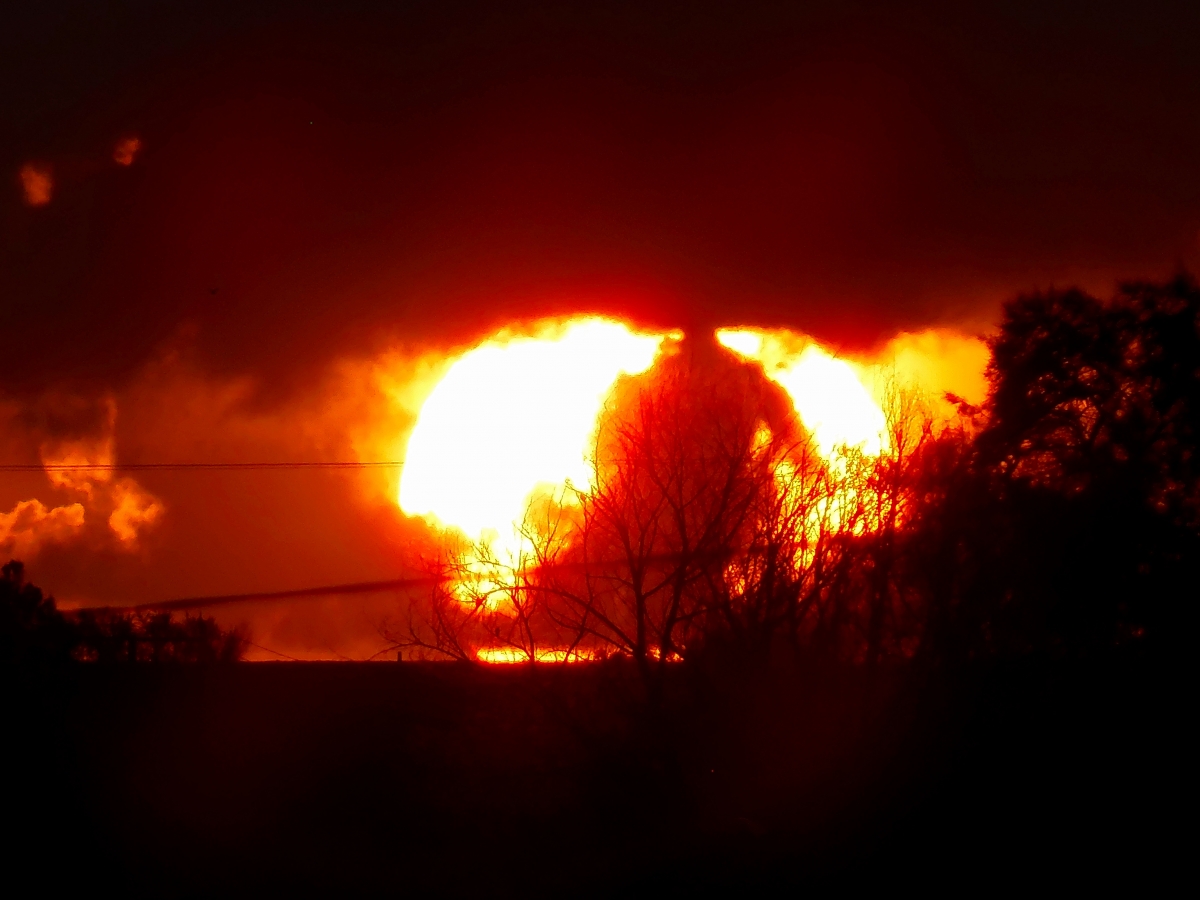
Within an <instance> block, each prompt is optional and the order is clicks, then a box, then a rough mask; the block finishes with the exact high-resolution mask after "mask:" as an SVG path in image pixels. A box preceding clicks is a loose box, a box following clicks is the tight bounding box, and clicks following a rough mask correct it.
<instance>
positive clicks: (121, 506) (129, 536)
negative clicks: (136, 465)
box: [108, 478, 165, 547]
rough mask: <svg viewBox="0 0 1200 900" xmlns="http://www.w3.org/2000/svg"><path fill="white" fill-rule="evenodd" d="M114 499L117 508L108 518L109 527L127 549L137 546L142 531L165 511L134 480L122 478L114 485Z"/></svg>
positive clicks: (160, 504)
mask: <svg viewBox="0 0 1200 900" xmlns="http://www.w3.org/2000/svg"><path fill="white" fill-rule="evenodd" d="M112 499H113V502H114V503H115V504H116V508H115V509H114V510H113V511H112V513H111V514H110V515H109V517H108V527H109V528H111V529H112V530H113V533H114V534H116V536H117V539H118V540H120V542H121V543H122V544H124V545H125V546H126V547H134V546H136V545H137V542H138V534H139V532H140V531H141V529H143V528H145V527H147V526H150V525H153V524H154V523H155V522H157V521H158V520H159V519H160V518H161V517H162V514H163V512H164V509H165V508H164V506H163V504H162V503H161V502H160V501H159V500H158V499H157V498H156V497H155V496H154V495H153V494H151V493H150V492H149V491H147V490H145V489H144V488H142V487H141V485H139V484H138V483H137V482H136V481H134V480H133V479H132V478H122V479H121V480H120V481H118V482H117V483H116V484H114V485H113V489H112Z"/></svg>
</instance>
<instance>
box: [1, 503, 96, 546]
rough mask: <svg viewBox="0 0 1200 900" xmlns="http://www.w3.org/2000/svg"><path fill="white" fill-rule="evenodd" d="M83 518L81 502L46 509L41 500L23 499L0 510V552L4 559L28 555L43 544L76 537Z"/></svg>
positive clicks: (80, 528) (60, 541)
mask: <svg viewBox="0 0 1200 900" xmlns="http://www.w3.org/2000/svg"><path fill="white" fill-rule="evenodd" d="M83 519H84V510H83V505H82V504H80V503H72V504H71V505H69V506H57V507H54V508H53V509H47V507H46V505H45V504H44V503H42V502H41V501H40V500H22V501H20V502H19V503H17V505H16V506H14V507H13V508H12V511H11V512H6V513H0V552H2V555H3V556H4V557H5V558H6V559H7V558H10V557H11V558H16V559H29V558H30V557H32V556H34V555H35V554H36V553H37V552H38V550H40V549H41V547H42V545H43V544H46V543H50V542H55V543H62V542H65V541H68V540H70V539H71V538H73V537H75V536H76V535H77V534H78V533H79V532H80V531H81V530H82V528H83Z"/></svg>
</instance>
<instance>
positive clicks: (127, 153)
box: [113, 137, 142, 166]
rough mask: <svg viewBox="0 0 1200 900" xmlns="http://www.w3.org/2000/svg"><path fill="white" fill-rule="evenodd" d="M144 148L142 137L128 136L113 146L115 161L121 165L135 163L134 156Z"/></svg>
mask: <svg viewBox="0 0 1200 900" xmlns="http://www.w3.org/2000/svg"><path fill="white" fill-rule="evenodd" d="M141 149H142V141H141V139H140V138H136V137H127V138H122V139H121V140H119V141H117V145H116V146H115V147H114V148H113V162H115V163H116V164H117V165H119V166H131V165H133V160H134V158H135V157H136V156H137V155H138V153H139V152H140V151H141Z"/></svg>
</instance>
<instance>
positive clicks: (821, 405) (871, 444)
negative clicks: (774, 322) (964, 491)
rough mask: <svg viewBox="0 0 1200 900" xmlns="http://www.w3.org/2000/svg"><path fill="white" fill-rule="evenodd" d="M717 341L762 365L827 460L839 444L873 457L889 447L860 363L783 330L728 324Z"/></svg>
mask: <svg viewBox="0 0 1200 900" xmlns="http://www.w3.org/2000/svg"><path fill="white" fill-rule="evenodd" d="M717 340H718V341H720V342H721V344H722V345H724V346H725V347H728V348H729V349H730V350H732V351H733V352H734V353H737V354H738V355H739V356H742V357H745V358H746V359H752V360H754V361H756V362H759V363H761V364H762V367H763V371H764V372H765V373H766V375H767V377H768V378H770V379H771V380H772V381H774V382H775V383H776V384H778V385H779V386H780V387H782V388H783V389H784V390H785V391H787V393H788V396H790V397H791V398H792V404H793V405H794V406H795V408H796V413H797V415H799V416H800V421H801V422H803V423H804V427H805V428H807V429H808V430H809V432H810V433H811V434H812V436H813V441H814V442H815V443H816V445H817V450H818V451H819V452H820V453H821V455H822V456H824V457H825V458H826V459H829V458H831V457H832V456H833V455H834V453H835V452H836V448H838V447H840V446H842V445H848V446H850V447H858V448H860V449H861V450H862V452H863V453H866V454H868V455H872V456H876V455H878V454H880V453H882V452H883V451H884V450H885V449H887V422H886V420H885V419H884V415H883V410H882V409H881V408H880V406H879V403H878V402H877V401H876V400H875V399H874V398H873V397H872V396H871V392H870V391H869V390H868V389H867V386H866V384H864V374H865V373H863V372H862V371H861V370H860V367H858V366H856V365H854V364H853V363H850V362H847V361H846V360H842V359H837V358H835V357H834V356H832V355H831V354H829V353H827V352H826V351H825V350H823V349H822V348H821V347H820V346H819V345H817V343H816V342H815V341H802V340H800V339H798V338H797V337H796V336H793V335H791V334H788V333H786V332H778V333H777V332H771V331H757V330H752V329H732V328H726V329H721V330H720V331H718V332H717Z"/></svg>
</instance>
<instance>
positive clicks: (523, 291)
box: [0, 0, 1200, 599]
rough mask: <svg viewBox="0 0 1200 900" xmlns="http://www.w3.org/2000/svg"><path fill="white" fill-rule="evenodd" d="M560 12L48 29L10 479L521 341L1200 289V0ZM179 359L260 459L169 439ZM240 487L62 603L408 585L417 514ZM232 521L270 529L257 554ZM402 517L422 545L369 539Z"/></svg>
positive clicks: (166, 489) (17, 313) (4, 264)
mask: <svg viewBox="0 0 1200 900" xmlns="http://www.w3.org/2000/svg"><path fill="white" fill-rule="evenodd" d="M558 6H559V8H558V9H557V10H555V9H551V8H549V7H551V4H544V3H535V4H528V5H523V4H492V3H478V4H455V3H451V2H444V0H443V2H436V3H407V4H404V3H352V2H338V3H316V2H310V3H296V2H280V3H267V2H253V0H249V2H247V0H241V2H231V3H223V2H213V0H207V2H185V0H176V2H172V3H169V4H162V3H129V2H125V3H122V2H113V3H105V4H96V3H90V2H74V3H56V2H48V0H44V2H39V3H30V4H27V5H26V8H24V9H20V8H17V7H16V6H15V5H14V4H9V5H8V6H7V7H6V10H5V12H4V13H3V21H0V84H3V85H4V86H5V89H4V92H3V99H2V100H0V113H2V115H0V121H2V122H3V127H2V128H0V172H6V173H9V174H8V175H6V176H5V179H6V183H8V185H9V188H8V189H7V190H0V238H2V248H0V304H2V307H0V309H2V311H3V320H2V321H3V328H4V341H5V343H4V353H3V354H0V379H2V381H0V385H2V388H0V391H2V393H0V402H3V403H4V404H7V405H6V406H4V407H3V410H0V411H7V412H6V415H8V416H9V419H10V424H9V425H8V426H7V427H8V431H7V433H6V435H5V438H4V441H5V447H6V449H7V452H8V453H9V456H10V457H16V456H22V455H23V457H22V458H21V459H19V460H15V459H14V461H28V460H32V461H36V460H37V454H36V448H37V447H38V446H39V442H41V443H44V442H45V440H46V439H47V435H54V434H67V435H75V436H78V435H79V434H82V433H85V432H88V433H94V432H95V430H96V429H97V428H99V427H100V425H98V424H97V422H98V421H99V419H100V418H103V416H102V415H101V414H100V412H98V411H97V410H99V409H100V406H99V405H98V404H99V400H98V399H97V398H101V397H104V396H115V397H116V398H117V404H118V406H119V408H120V412H119V413H118V414H117V417H116V425H115V429H116V431H115V435H116V443H117V452H118V455H119V456H120V457H121V458H122V459H129V458H131V454H136V453H139V452H140V453H143V454H154V453H165V452H173V453H176V454H177V455H180V456H188V455H190V457H191V458H200V457H204V456H205V455H206V454H207V456H209V457H212V456H214V455H219V454H220V453H232V452H235V451H236V452H240V453H253V454H256V455H258V456H264V455H266V454H268V453H272V452H273V453H276V454H278V453H280V452H284V451H283V450H282V449H281V448H280V447H278V446H273V445H272V444H271V441H270V440H267V439H265V438H261V435H262V434H265V433H266V432H267V431H269V430H270V429H269V428H267V426H265V425H262V422H263V421H266V419H267V418H270V417H271V416H274V417H275V418H274V419H273V420H272V421H275V422H276V423H277V424H278V422H279V421H282V420H283V419H285V418H286V417H287V414H288V413H287V411H291V414H294V415H295V416H299V417H303V416H304V415H306V414H305V413H302V412H301V410H303V409H306V407H305V405H304V404H305V402H306V400H305V398H306V397H311V396H313V395H314V394H315V393H319V392H320V391H321V390H327V389H328V385H327V384H326V383H325V382H322V381H321V379H322V378H325V377H326V374H327V372H328V366H329V364H330V363H331V362H332V361H336V360H339V359H363V358H369V357H370V356H371V355H372V354H377V353H379V352H382V351H385V350H387V349H388V348H391V347H395V346H403V347H405V348H407V349H408V350H410V351H411V350H414V349H417V348H420V347H423V346H437V345H439V344H444V343H445V342H447V341H461V340H464V339H467V338H468V337H470V336H473V335H478V334H480V333H483V332H485V331H487V330H489V329H491V328H493V327H494V326H496V325H498V324H501V323H503V322H505V321H509V320H511V319H512V318H514V317H534V316H540V315H545V314H555V313H565V312H574V311H579V310H583V309H586V310H601V311H608V312H617V313H621V314H625V315H629V316H633V317H635V318H638V319H641V320H644V321H647V322H653V323H657V324H661V325H664V326H672V327H674V326H682V327H685V328H687V327H689V326H691V327H695V326H696V325H703V324H728V323H761V324H771V325H783V324H787V325H792V326H794V327H798V328H801V329H803V330H806V331H810V332H814V333H816V334H817V335H818V336H820V337H824V338H826V339H831V340H836V341H838V342H839V343H842V344H845V343H847V342H849V343H863V344H866V343H871V342H873V341H877V340H880V339H882V338H885V337H887V336H889V335H891V334H893V333H895V332H896V331H897V330H899V329H902V328H921V327H925V326H928V325H931V324H947V323H949V324H964V325H965V326H967V327H970V328H978V327H980V326H981V324H982V323H985V322H987V321H989V320H991V319H992V318H994V316H995V313H996V310H997V305H998V303H999V301H1000V300H1002V299H1003V298H1005V297H1007V296H1011V295H1012V294H1014V293H1016V292H1018V291H1021V290H1025V289H1030V288H1034V287H1038V286H1047V285H1050V284H1058V285H1066V284H1069V283H1083V284H1085V285H1088V286H1091V287H1093V288H1095V289H1097V290H1101V291H1104V290H1107V289H1108V287H1109V286H1110V285H1111V284H1112V282H1113V281H1114V279H1117V278H1124V277H1134V276H1153V277H1157V276H1163V275H1166V274H1169V273H1171V272H1172V271H1173V270H1174V269H1175V268H1177V267H1178V266H1180V265H1187V266H1190V267H1191V268H1193V269H1196V268H1198V267H1200V54H1197V53H1196V52H1195V37H1196V35H1198V34H1200V7H1198V6H1197V5H1196V4H1194V3H1193V4H1186V3H1180V4H1154V5H1153V7H1152V8H1151V9H1147V8H1146V7H1147V5H1146V4H1138V3H1129V4H1124V5H1120V6H1117V5H1108V6H1101V5H1098V4H1058V3H1052V2H1045V0H1041V2H1030V3H1022V2H998V3H994V4H966V3H945V4H903V5H898V4H870V3H811V4H798V3H778V4H771V3H748V2H742V3H736V4H734V3H731V4H725V5H723V6H720V7H718V6H705V5H702V4H698V3H695V2H689V3H672V4H648V3H644V2H641V3H630V4H619V3H611V2H610V3H599V4H595V5H591V6H589V5H585V4H581V3H570V4H560V5H558ZM901 8H902V10H901ZM128 135H137V136H138V137H140V138H141V139H142V141H143V144H144V150H143V152H142V153H141V154H140V155H139V157H138V158H137V159H136V161H135V163H134V165H132V166H131V167H129V168H127V169H126V168H121V167H119V166H116V165H115V164H113V163H112V162H111V152H112V147H113V144H114V143H115V142H116V141H117V140H118V139H119V138H121V137H123V136H128ZM30 161H41V162H44V163H48V164H49V165H51V166H52V168H53V171H54V177H55V191H54V196H53V200H52V202H51V203H50V204H49V205H47V206H45V207H40V208H36V209H33V208H29V207H28V206H26V205H25V204H24V203H23V202H22V195H21V191H20V187H19V183H18V178H17V173H18V171H19V170H20V168H21V166H22V165H24V164H25V163H27V162H30ZM214 290H215V292H214ZM171 354H175V355H174V356H171ZM164 355H166V356H170V357H171V358H172V359H175V360H177V361H178V360H179V359H183V360H185V362H186V365H184V364H183V363H180V364H179V365H183V367H184V368H185V369H186V377H185V376H184V375H179V374H178V372H176V374H175V375H173V376H171V377H175V378H177V380H179V383H181V384H182V383H183V382H184V381H186V382H187V384H188V385H191V387H190V388H189V390H192V391H193V394H195V392H197V391H198V392H199V394H204V396H205V397H206V398H207V399H206V400H204V401H196V402H197V403H200V404H201V405H204V404H208V406H206V407H205V408H206V409H208V408H215V407H213V404H215V403H217V401H215V400H214V399H213V397H214V396H216V395H217V394H220V392H221V391H222V390H228V389H229V385H231V384H234V383H240V382H238V381H237V380H238V379H243V378H248V379H251V381H248V382H245V383H246V384H253V385H254V388H253V389H252V390H249V392H248V393H247V394H246V395H245V396H241V398H240V399H239V401H238V404H240V406H238V408H239V409H240V410H241V411H242V413H243V414H244V415H243V419H242V420H240V422H241V424H239V425H237V426H236V427H234V428H233V430H235V431H236V429H237V428H242V427H245V428H249V427H250V426H248V425H246V421H248V420H247V419H246V416H258V417H259V418H258V419H257V420H255V421H257V422H258V425H256V426H255V428H258V430H257V431H255V430H254V428H251V429H250V431H251V432H253V434H257V435H259V436H260V438H259V439H252V438H251V437H248V436H245V435H243V436H242V437H239V438H237V440H236V441H233V443H230V440H231V439H230V438H229V437H228V429H226V425H227V424H228V417H227V416H226V418H222V417H221V415H217V414H216V413H212V421H211V424H210V426H208V427H209V428H210V429H211V430H213V431H215V432H216V433H217V436H216V437H212V438H211V440H209V441H208V443H203V442H201V443H200V444H198V443H197V441H198V440H199V438H197V437H196V433H195V429H193V430H192V431H189V430H188V429H187V428H183V427H173V428H172V429H171V436H170V437H163V436H162V435H161V434H160V433H159V432H156V431H155V428H156V427H158V426H161V425H162V424H163V422H164V420H163V419H162V417H161V416H160V417H158V418H155V417H154V416H152V415H151V414H150V413H149V412H146V410H148V409H150V408H152V407H153V406H154V404H153V403H151V402H150V401H146V400H145V397H144V395H145V383H146V381H147V378H149V377H150V376H148V375H147V372H148V371H151V370H150V369H148V368H147V367H148V366H149V367H151V369H152V368H153V366H155V365H159V362H155V361H156V360H157V361H161V360H162V359H163V358H165V357H164ZM154 371H158V370H154ZM173 371H174V370H173ZM155 377H158V376H155ZM165 380H166V381H171V378H165ZM172 383H175V382H172ZM322 384H325V387H322V386H321V385H322ZM139 385H140V386H141V387H139ZM197 385H205V387H203V388H200V387H197ZM180 389H181V390H182V388H180ZM139 390H141V391H142V394H140V395H139V394H138V393H137V392H138V391H139ZM135 395H136V396H142V397H143V401H135V400H131V399H128V397H129V396H135ZM195 395H196V396H198V394H195ZM189 396H191V395H189ZM64 398H65V399H64ZM227 399H228V398H227ZM138 402H142V406H141V407H139V406H138V405H137V404H138ZM173 405H174V406H178V404H173ZM185 405H186V404H185ZM217 405H218V406H219V404H217ZM235 405H237V404H235ZM231 408H232V407H231ZM139 410H141V412H139ZM247 410H249V411H247ZM210 411H211V409H210ZM197 416H198V418H195V421H200V420H202V419H203V418H204V416H203V415H199V414H197ZM222 423H225V424H222ZM281 427H282V426H281ZM297 427H298V426H297ZM223 429H225V430H223ZM264 429H265V430H264ZM89 430H90V431H89ZM159 431H161V427H160V428H159ZM249 433H250V432H247V434H249ZM275 433H276V432H272V434H275ZM296 433H297V434H298V433H299V431H297V432H296ZM255 440H258V442H257V443H255ZM201 444H202V445H201ZM287 450H288V452H290V453H292V455H294V456H303V455H305V454H308V455H312V454H324V456H333V455H337V453H339V452H343V451H344V450H345V441H344V440H343V441H340V442H339V440H336V439H330V440H329V441H327V442H325V443H324V444H322V443H321V442H320V441H318V442H316V443H313V442H312V441H309V442H308V443H304V442H301V441H299V440H298V439H297V440H293V441H291V442H290V443H288V445H287ZM30 454H32V455H30ZM324 456H322V458H324ZM26 457H28V459H26ZM0 477H8V476H0ZM296 477H298V476H296ZM41 484H42V486H41V487H38V486H37V485H34V484H32V483H31V484H29V485H25V484H18V483H16V482H14V481H13V480H12V479H11V478H10V479H9V484H7V485H6V486H4V487H3V490H0V494H2V495H3V496H0V501H3V502H2V503H0V507H3V510H6V509H10V508H13V507H12V504H13V503H15V502H17V501H18V500H21V499H28V498H29V497H30V496H33V495H34V494H37V492H38V491H41V493H40V494H37V495H38V496H41V497H42V499H43V500H44V501H45V503H46V504H47V506H49V505H51V503H52V502H54V503H59V502H65V501H64V498H61V497H60V498H57V499H54V498H51V497H50V496H49V495H48V494H47V493H46V491H45V489H44V480H43V482H42V483H41ZM221 484H222V487H220V488H219V489H218V488H215V487H213V486H212V485H211V484H209V485H207V486H205V487H203V488H199V487H195V486H193V487H188V488H183V487H178V486H177V487H175V488H172V487H171V486H170V485H167V484H161V485H151V486H150V489H151V490H154V491H156V492H157V494H156V495H157V496H160V497H163V498H165V502H166V506H167V511H168V512H167V517H166V518H165V519H164V520H163V523H162V524H161V526H160V529H159V530H160V533H166V532H170V533H171V534H173V535H174V537H172V538H171V539H170V540H167V538H165V537H160V540H161V541H163V542H165V543H163V544H162V545H161V546H158V547H157V549H155V548H154V547H149V548H148V547H143V548H142V549H141V550H139V551H138V554H137V562H136V563H135V562H133V561H131V560H132V559H133V557H131V556H130V555H129V554H128V553H124V554H116V555H114V553H115V551H111V550H107V551H104V553H100V552H99V551H97V552H96V553H94V554H92V555H91V556H88V555H87V554H84V553H83V551H81V550H78V549H76V550H71V548H70V547H67V546H63V547H58V548H51V549H47V550H46V551H44V553H43V561H42V562H41V563H39V564H37V565H34V566H33V570H34V572H35V575H36V574H37V573H38V571H39V569H40V571H41V573H42V575H43V578H42V580H43V581H45V582H47V583H49V584H51V586H53V587H56V590H59V591H60V593H65V594H73V595H78V596H83V595H84V594H87V593H88V592H91V593H92V594H94V595H97V596H99V595H103V596H104V597H108V598H112V597H115V596H118V595H120V596H125V595H130V594H133V593H137V594H139V596H137V597H136V599H145V598H146V597H147V596H149V595H151V594H154V593H155V592H159V593H163V592H165V593H175V594H178V593H189V592H203V591H206V590H209V589H213V590H216V589H227V590H239V589H258V588H262V589H269V588H271V587H279V588H285V587H293V586H297V584H298V583H299V584H303V583H304V582H305V579H308V578H329V579H332V580H338V579H342V580H358V579H360V578H361V579H369V578H373V577H387V574H388V572H389V567H390V565H391V560H392V558H393V557H392V554H393V553H394V547H395V545H396V542H398V541H400V540H401V532H403V523H399V524H397V523H394V522H393V523H392V524H390V525H387V526H386V527H384V526H379V525H378V522H377V520H376V519H371V518H370V517H371V516H377V515H383V514H382V513H378V512H372V513H370V514H369V515H368V514H367V513H364V512H363V511H362V510H358V511H351V510H349V509H348V508H343V505H339V503H338V501H337V497H338V496H339V494H338V491H339V490H341V488H338V487H337V486H336V485H335V486H329V485H325V486H323V487H321V486H314V485H312V484H311V483H309V482H306V483H304V484H303V485H302V484H300V483H299V482H294V483H291V484H289V485H277V486H275V487H263V486H259V487H255V488H253V489H252V490H244V489H238V488H236V487H232V486H230V483H229V482H228V481H226V482H221ZM173 492H174V493H173ZM215 494H221V496H227V498H233V499H228V502H227V503H226V506H224V507H221V509H220V510H219V511H217V512H214V511H213V509H209V508H208V507H205V503H206V502H208V501H209V500H211V499H212V497H213V496H214V495H215ZM189 498H190V499H189ZM247 498H250V499H247ZM272 498H273V499H272ZM298 498H302V499H298ZM314 498H324V499H314ZM214 502H215V501H214ZM222 502H226V501H222ZM297 504H298V505H297ZM211 505H212V504H210V506H211ZM217 506H220V504H217ZM206 509H207V510H208V511H205V510H206ZM3 510H0V511H3ZM185 510H187V511H188V512H187V514H186V516H185V513H184V511H185ZM272 517H274V518H272ZM364 517H365V518H364ZM217 518H219V519H220V520H221V521H223V522H226V523H229V522H239V523H241V525H240V526H238V527H239V528H240V529H241V530H233V531H230V530H228V529H227V530H225V531H223V532H222V534H223V535H224V536H223V537H222V538H221V539H220V540H218V539H217V538H216V537H215V536H214V528H213V525H212V523H213V521H215V520H216V519H217ZM364 523H373V524H364ZM377 526H378V527H377ZM229 527H230V528H232V526H229ZM172 529H175V530H174V531H172ZM370 529H374V533H375V534H381V533H385V532H386V535H387V536H386V539H385V538H380V537H376V538H372V539H371V540H374V542H375V543H374V544H372V543H371V540H368V541H367V542H366V543H367V545H369V546H364V545H363V542H362V541H360V540H357V539H355V540H351V541H350V542H349V543H350V544H351V545H353V546H352V547H351V548H350V549H347V547H346V546H344V545H345V544H346V540H345V535H347V534H358V533H360V532H362V533H366V531H367V530H370ZM338 535H341V537H340V538H339V537H338ZM339 541H341V543H339ZM189 548H190V549H189ZM222 553H224V554H231V553H232V554H235V555H237V554H238V553H240V554H241V555H242V556H244V557H245V560H244V565H243V564H242V563H239V564H238V565H236V566H232V565H223V564H222V565H216V564H213V563H212V562H211V557H213V556H214V555H215V556H218V557H219V556H220V554H222ZM322 553H323V554H324V555H323V556H322V555H321V554H322ZM105 554H108V555H107V556H106V555H105ZM317 557H320V559H319V560H318V559H317ZM118 558H119V560H120V561H119V563H118V562H113V560H114V559H118ZM264 560H265V562H264ZM297 560H300V562H297ZM214 566H215V568H216V569H217V570H218V571H219V572H220V573H223V574H219V575H214V574H212V571H211V568H213V567H214ZM206 572H207V574H205V573H206ZM181 573H183V574H181ZM189 573H190V574H189ZM251 581H252V582H254V583H253V584H251V583H248V582H251ZM97 585H99V587H97Z"/></svg>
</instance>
